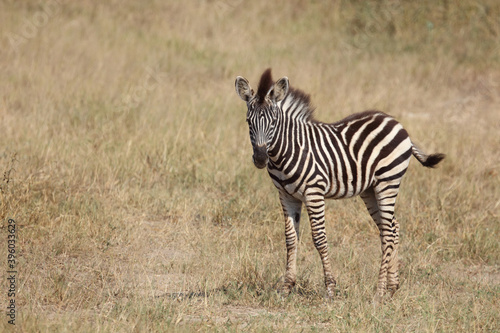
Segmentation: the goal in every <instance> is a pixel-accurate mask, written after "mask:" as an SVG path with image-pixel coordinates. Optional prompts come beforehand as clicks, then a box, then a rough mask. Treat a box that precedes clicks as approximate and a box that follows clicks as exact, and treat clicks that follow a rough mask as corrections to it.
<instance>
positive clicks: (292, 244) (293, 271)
mask: <svg viewBox="0 0 500 333" xmlns="http://www.w3.org/2000/svg"><path fill="white" fill-rule="evenodd" d="M280 202H281V206H282V208H283V214H284V215H285V238H286V253H287V254H286V273H285V283H284V284H283V286H282V287H281V288H280V290H279V291H278V292H279V293H281V294H282V295H283V296H288V294H289V293H290V291H291V290H292V288H293V287H294V286H295V282H296V278H297V246H298V242H299V226H300V211H301V209H302V202H301V201H300V200H297V199H295V198H293V197H291V196H289V195H287V194H286V193H283V192H280Z"/></svg>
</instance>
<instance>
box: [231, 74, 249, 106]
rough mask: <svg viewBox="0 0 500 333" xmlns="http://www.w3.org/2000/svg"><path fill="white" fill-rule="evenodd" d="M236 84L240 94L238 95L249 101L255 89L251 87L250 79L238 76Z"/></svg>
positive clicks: (237, 91)
mask: <svg viewBox="0 0 500 333" xmlns="http://www.w3.org/2000/svg"><path fill="white" fill-rule="evenodd" d="M234 86H235V88H236V93H237V94H238V96H240V98H241V99H242V100H244V101H245V102H248V101H249V100H250V99H251V98H252V97H253V89H252V88H251V87H250V84H249V83H248V80H247V79H245V78H244V77H241V76H238V77H236V81H235V82H234Z"/></svg>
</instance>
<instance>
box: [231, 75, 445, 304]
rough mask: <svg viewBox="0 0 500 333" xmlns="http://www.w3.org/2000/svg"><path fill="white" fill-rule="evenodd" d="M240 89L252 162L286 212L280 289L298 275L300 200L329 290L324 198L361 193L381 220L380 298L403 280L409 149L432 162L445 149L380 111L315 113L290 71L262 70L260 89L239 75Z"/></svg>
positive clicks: (424, 161)
mask: <svg viewBox="0 0 500 333" xmlns="http://www.w3.org/2000/svg"><path fill="white" fill-rule="evenodd" d="M235 87H236V92H237V94H238V95H239V96H240V98H241V99H242V100H244V101H245V102H246V103H247V108H248V111H247V123H248V127H249V130H250V141H251V144H252V147H253V163H254V164H255V166H256V167H257V168H259V169H262V168H265V167H267V171H268V173H269V176H270V177H271V179H272V181H273V183H274V185H275V186H276V188H277V189H278V191H279V198H280V202H281V205H282V208H283V213H284V216H285V237H286V249H287V265H286V273H285V281H284V284H283V286H282V287H281V288H280V291H281V292H282V293H283V294H285V295H288V294H289V293H290V291H291V289H292V288H293V286H294V285H295V282H296V259H297V244H298V238H299V223H300V213H301V209H302V204H304V205H305V208H306V210H307V213H308V216H309V221H310V224H311V230H312V238H313V241H314V245H315V247H316V249H317V250H318V252H319V255H320V257H321V261H322V264H323V271H324V276H325V286H326V291H327V295H328V297H333V296H334V287H335V284H336V282H335V279H334V277H333V274H332V270H331V266H330V261H329V258H328V243H327V237H326V233H325V199H341V198H349V197H353V196H356V195H359V196H361V198H362V199H363V201H364V203H365V205H366V207H367V208H368V212H369V213H370V215H371V217H372V218H373V220H374V222H375V223H376V225H377V227H378V229H379V232H380V240H381V243H382V262H381V266H380V271H379V279H378V285H377V292H376V295H375V296H376V301H378V300H380V299H381V298H382V297H383V296H384V294H385V293H386V290H388V291H389V292H390V294H391V295H392V294H393V293H394V292H395V291H396V290H397V289H398V287H399V277H398V258H397V253H398V244H399V224H398V222H397V220H396V219H395V217H394V205H395V202H396V196H397V194H398V190H399V185H400V182H401V179H402V177H403V175H404V173H405V172H406V169H407V167H408V164H409V162H410V158H411V155H413V156H415V157H416V159H417V160H418V161H419V162H420V163H421V164H422V165H424V166H426V167H434V166H435V165H436V164H438V163H439V162H440V161H441V160H442V159H443V158H444V155H443V154H432V155H426V154H424V153H423V152H422V151H420V150H419V149H418V148H417V147H416V146H415V145H414V144H413V143H412V142H411V140H410V138H409V136H408V133H407V132H406V130H405V129H404V128H403V127H402V126H401V124H400V123H398V122H397V121H396V120H394V119H393V118H392V117H390V116H388V115H386V114H384V113H382V112H379V111H366V112H362V113H358V114H353V115H351V116H349V117H347V118H345V119H343V120H341V121H338V122H336V123H331V124H329V123H323V122H319V121H317V120H315V119H314V118H313V111H314V109H313V107H312V106H311V103H310V98H309V95H307V94H305V93H304V92H302V91H300V90H298V89H294V88H292V87H290V86H289V81H288V78H287V77H283V78H281V79H279V80H278V81H276V82H274V81H273V79H272V76H271V69H267V70H266V71H265V72H264V73H263V74H262V76H261V78H260V82H259V85H258V89H257V92H254V90H253V89H252V88H251V87H250V84H249V82H248V80H247V79H245V78H243V77H241V76H238V77H237V78H236V82H235Z"/></svg>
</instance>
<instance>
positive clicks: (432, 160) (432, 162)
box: [422, 154, 446, 168]
mask: <svg viewBox="0 0 500 333" xmlns="http://www.w3.org/2000/svg"><path fill="white" fill-rule="evenodd" d="M445 156H446V155H445V154H431V155H429V156H427V158H426V160H425V161H423V162H422V165H423V166H425V167H428V168H434V167H435V166H436V165H437V164H438V163H439V162H441V161H442V160H443V158H444V157H445Z"/></svg>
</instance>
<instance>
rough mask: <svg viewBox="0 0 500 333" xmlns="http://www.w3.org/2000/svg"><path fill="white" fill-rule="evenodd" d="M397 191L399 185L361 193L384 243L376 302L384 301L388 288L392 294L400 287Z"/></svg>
mask: <svg viewBox="0 0 500 333" xmlns="http://www.w3.org/2000/svg"><path fill="white" fill-rule="evenodd" d="M379 185H380V184H379ZM377 190H378V191H377ZM397 193H398V188H397V187H393V186H377V187H376V188H375V189H373V188H370V189H368V190H366V191H365V192H363V193H362V194H361V198H362V199H363V201H364V203H365V205H366V208H367V209H368V212H369V213H370V215H371V217H372V218H373V220H374V221H375V223H376V224H377V227H378V229H379V233H380V241H381V245H382V261H381V264H380V271H379V278H378V284H377V293H376V295H375V302H376V303H378V302H381V301H382V298H383V297H384V295H385V293H386V290H389V293H390V295H391V296H392V295H393V294H394V292H396V290H397V289H398V288H399V276H398V268H399V264H398V245H399V224H398V222H397V220H396V218H395V217H394V204H395V202H396V196H397Z"/></svg>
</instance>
